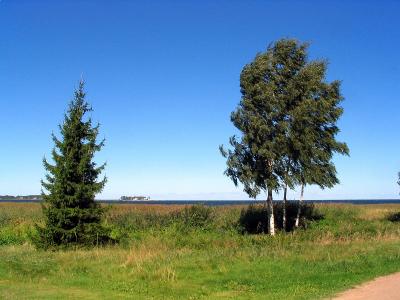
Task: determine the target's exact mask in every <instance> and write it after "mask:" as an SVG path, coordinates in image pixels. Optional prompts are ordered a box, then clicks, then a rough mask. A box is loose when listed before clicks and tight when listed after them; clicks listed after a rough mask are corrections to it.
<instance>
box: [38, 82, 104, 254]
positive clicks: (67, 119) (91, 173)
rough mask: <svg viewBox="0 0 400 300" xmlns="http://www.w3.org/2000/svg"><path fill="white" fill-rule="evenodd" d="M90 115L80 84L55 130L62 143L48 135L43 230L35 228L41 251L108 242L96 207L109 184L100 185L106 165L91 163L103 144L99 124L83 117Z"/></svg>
mask: <svg viewBox="0 0 400 300" xmlns="http://www.w3.org/2000/svg"><path fill="white" fill-rule="evenodd" d="M91 111H92V108H91V107H90V105H89V104H88V103H87V102H86V101H85V92H84V83H83V81H82V80H81V81H80V83H79V88H78V89H77V90H76V91H75V93H74V99H73V100H72V101H71V102H70V104H69V108H68V111H67V113H66V114H65V116H64V121H63V123H62V124H61V125H59V129H60V135H61V138H60V139H59V138H57V137H56V135H54V134H52V138H53V141H54V144H55V147H54V148H53V150H52V158H53V161H54V164H50V163H49V162H48V161H47V160H46V159H43V164H44V167H45V169H46V171H47V175H46V180H45V181H43V180H42V186H43V188H44V189H45V190H46V193H45V192H42V194H43V199H44V203H43V205H42V209H43V214H44V216H45V227H43V228H42V227H38V231H39V236H40V239H39V241H38V242H39V243H41V246H42V247H44V248H48V247H53V246H59V245H71V244H85V245H94V244H98V243H102V242H104V241H106V240H107V239H108V231H107V230H106V229H105V228H104V227H103V226H102V223H101V222H102V217H103V214H104V209H103V208H102V207H101V206H100V205H99V204H98V203H96V202H95V201H94V199H95V195H96V194H97V193H99V192H101V190H102V189H103V187H104V185H105V183H106V180H107V179H106V177H104V178H103V179H101V180H98V177H99V176H100V174H101V172H102V171H103V170H104V168H105V164H102V165H100V166H97V165H96V163H95V162H94V161H93V159H94V155H95V153H96V152H98V151H100V149H101V148H102V147H103V145H104V140H102V141H101V142H99V143H98V142H97V136H98V133H99V124H97V125H96V126H93V125H92V120H91V118H88V117H87V114H88V113H89V112H91Z"/></svg>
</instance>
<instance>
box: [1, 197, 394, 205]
mask: <svg viewBox="0 0 400 300" xmlns="http://www.w3.org/2000/svg"><path fill="white" fill-rule="evenodd" d="M96 201H97V202H100V203H107V204H121V205H124V204H139V205H141V204H147V205H149V204H150V205H151V204H158V205H160V204H161V205H192V204H203V205H208V206H223V205H249V204H261V203H264V202H265V201H264V200H144V201H139V200H137V201H134V200H133V201H121V200H111V199H110V200H96ZM304 201H305V202H309V203H331V204H359V205H366V204H400V199H352V200H304ZM2 202H15V203H39V202H40V200H28V199H27V200H15V199H10V200H0V203H2Z"/></svg>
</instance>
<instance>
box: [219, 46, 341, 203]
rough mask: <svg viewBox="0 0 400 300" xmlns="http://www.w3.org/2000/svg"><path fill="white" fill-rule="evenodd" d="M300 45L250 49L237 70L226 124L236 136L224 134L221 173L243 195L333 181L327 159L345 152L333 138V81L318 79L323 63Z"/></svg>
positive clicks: (336, 101) (337, 96) (336, 109)
mask: <svg viewBox="0 0 400 300" xmlns="http://www.w3.org/2000/svg"><path fill="white" fill-rule="evenodd" d="M307 49H308V44H306V43H300V42H298V41H296V40H291V39H282V40H279V41H277V42H275V43H274V44H272V45H271V46H269V47H268V49H267V51H266V52H264V53H260V54H258V55H257V56H256V57H255V59H254V60H253V61H252V62H251V63H249V64H247V65H246V66H245V67H244V68H243V70H242V73H241V75H240V89H241V93H242V97H241V100H240V103H239V106H238V107H237V109H236V110H235V111H234V112H233V113H232V115H231V121H232V122H233V124H234V126H235V127H236V128H237V129H238V130H239V131H240V133H241V137H240V138H237V137H236V136H233V137H231V138H230V145H231V149H228V150H225V149H224V148H223V147H222V146H221V147H220V151H221V153H222V155H223V156H224V157H226V158H227V169H226V171H225V174H226V175H227V176H228V177H229V178H231V179H232V181H233V182H234V184H235V185H238V183H239V182H240V183H242V184H243V186H244V190H245V192H246V193H247V194H248V195H249V196H250V197H256V196H257V195H258V194H259V193H260V192H261V191H265V192H268V205H269V206H270V207H269V209H268V211H272V210H273V208H272V205H271V201H272V191H274V190H275V191H277V190H279V189H280V188H282V187H284V189H286V186H288V187H289V188H294V187H295V186H296V185H298V184H301V185H306V184H317V185H319V186H320V187H321V188H324V187H332V186H333V185H335V184H336V183H338V182H339V180H338V178H337V176H336V168H335V166H334V164H333V162H332V157H333V155H334V154H335V153H339V154H348V153H349V150H348V147H347V145H346V144H345V143H341V142H338V141H337V140H336V139H335V137H336V135H337V133H338V132H339V128H338V126H337V124H336V123H337V121H338V119H339V118H340V116H341V115H342V113H343V109H342V108H341V107H340V103H341V101H342V100H343V96H342V95H341V93H340V82H339V81H333V82H331V83H329V82H326V79H325V74H326V70H327V62H326V61H325V60H316V61H309V59H308V55H307Z"/></svg>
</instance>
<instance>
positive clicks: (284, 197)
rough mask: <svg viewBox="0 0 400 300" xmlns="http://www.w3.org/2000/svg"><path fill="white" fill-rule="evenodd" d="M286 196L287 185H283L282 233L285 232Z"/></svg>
mask: <svg viewBox="0 0 400 300" xmlns="http://www.w3.org/2000/svg"><path fill="white" fill-rule="evenodd" d="M286 195H287V183H286V184H285V189H284V190H283V204H282V228H283V231H286V223H287V222H286V203H287V199H286Z"/></svg>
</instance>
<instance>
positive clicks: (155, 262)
mask: <svg viewBox="0 0 400 300" xmlns="http://www.w3.org/2000/svg"><path fill="white" fill-rule="evenodd" d="M317 208H318V210H319V211H320V212H322V213H323V215H324V216H325V218H324V219H323V220H320V221H318V222H314V223H312V224H311V225H310V226H309V227H308V229H307V230H303V229H302V230H298V231H296V232H294V233H288V234H283V233H282V234H278V235H277V236H276V237H269V236H267V235H242V234H239V233H238V229H237V225H236V220H237V219H238V218H239V215H240V210H241V207H235V206H232V207H215V208H212V222H209V223H207V224H200V225H199V224H192V223H190V222H182V221H180V220H179V218H177V217H176V216H177V211H179V210H181V209H182V206H161V205H154V206H153V205H137V206H134V205H116V206H114V207H111V208H110V211H109V215H108V217H107V223H108V224H109V226H112V227H113V228H114V229H113V230H114V234H115V235H116V236H119V237H120V238H121V239H122V242H121V244H119V245H115V246H107V247H97V248H94V249H90V250H88V249H86V250H85V249H75V250H64V251H46V252H45V251H38V250H35V248H34V247H33V246H32V245H31V244H30V242H29V236H30V234H32V232H33V226H32V225H33V224H34V223H35V222H39V223H40V222H42V220H41V211H40V206H39V205H38V204H16V203H0V298H1V299H320V298H326V297H329V296H332V295H334V294H335V293H337V292H338V291H341V290H344V289H347V288H349V287H351V286H353V285H355V284H357V283H360V282H363V281H366V280H369V279H371V278H373V277H376V276H379V275H384V274H388V273H391V272H396V271H400V223H394V222H390V221H387V220H386V216H387V214H388V213H390V212H395V211H400V206H396V205H368V206H353V205H330V204H329V205H328V204H324V205H318V206H317Z"/></svg>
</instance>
